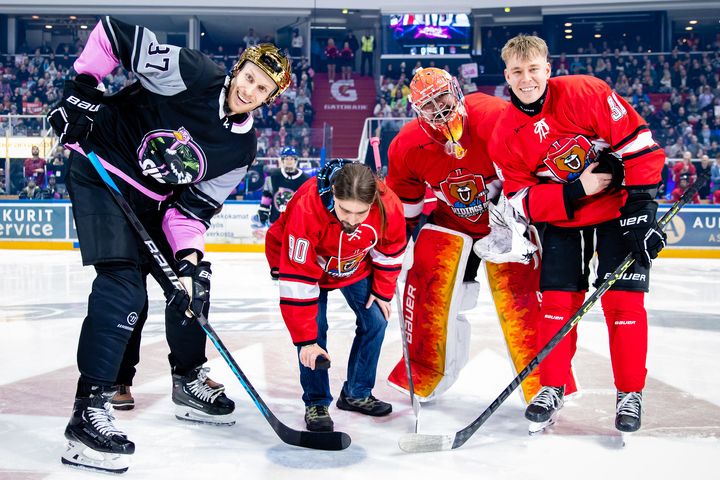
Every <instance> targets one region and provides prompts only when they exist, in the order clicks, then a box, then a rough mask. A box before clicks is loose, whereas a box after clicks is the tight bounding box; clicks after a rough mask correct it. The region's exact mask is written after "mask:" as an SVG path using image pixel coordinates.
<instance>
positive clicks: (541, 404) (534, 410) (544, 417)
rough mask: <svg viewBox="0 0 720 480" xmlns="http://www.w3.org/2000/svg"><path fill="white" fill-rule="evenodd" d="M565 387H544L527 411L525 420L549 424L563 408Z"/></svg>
mask: <svg viewBox="0 0 720 480" xmlns="http://www.w3.org/2000/svg"><path fill="white" fill-rule="evenodd" d="M564 395H565V387H542V388H541V389H540V391H539V392H538V393H537V394H536V395H535V396H534V397H533V399H532V400H531V401H530V403H529V404H528V406H527V408H526V409H525V418H527V419H528V420H530V421H531V422H536V423H541V422H547V421H548V420H550V418H551V417H552V416H553V415H554V414H555V413H556V412H557V411H558V410H560V409H561V408H562V406H563V403H564V401H563V396H564Z"/></svg>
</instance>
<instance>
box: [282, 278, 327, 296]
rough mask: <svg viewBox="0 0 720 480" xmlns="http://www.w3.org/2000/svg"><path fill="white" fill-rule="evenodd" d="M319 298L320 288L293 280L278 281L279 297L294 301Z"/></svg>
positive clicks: (316, 285) (315, 284)
mask: <svg viewBox="0 0 720 480" xmlns="http://www.w3.org/2000/svg"><path fill="white" fill-rule="evenodd" d="M319 296H320V286H319V285H318V284H317V283H314V284H312V285H310V284H307V283H300V282H296V281H293V280H280V297H282V298H292V299H295V300H315V299H317V298H318V297H319Z"/></svg>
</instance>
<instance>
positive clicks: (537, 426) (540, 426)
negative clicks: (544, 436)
mask: <svg viewBox="0 0 720 480" xmlns="http://www.w3.org/2000/svg"><path fill="white" fill-rule="evenodd" d="M553 425H555V419H554V418H551V419H550V420H548V421H547V422H530V425H529V426H528V435H537V434H538V433H542V432H544V431H545V429H547V428H548V427H551V426H553Z"/></svg>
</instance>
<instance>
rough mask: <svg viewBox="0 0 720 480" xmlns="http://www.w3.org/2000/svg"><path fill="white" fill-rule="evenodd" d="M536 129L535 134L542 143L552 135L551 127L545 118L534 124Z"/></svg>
mask: <svg viewBox="0 0 720 480" xmlns="http://www.w3.org/2000/svg"><path fill="white" fill-rule="evenodd" d="M533 126H534V127H535V128H534V130H533V132H535V133H536V134H537V135H538V137H540V141H541V142H542V141H543V140H545V138H547V135H548V133H550V126H549V125H548V124H547V122H546V121H545V119H544V118H541V119H540V120H538V121H537V122H535V123H534V124H533Z"/></svg>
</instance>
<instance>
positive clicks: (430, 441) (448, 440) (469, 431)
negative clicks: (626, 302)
mask: <svg viewBox="0 0 720 480" xmlns="http://www.w3.org/2000/svg"><path fill="white" fill-rule="evenodd" d="M708 178H709V175H708V174H707V173H704V174H702V175H701V176H700V177H698V179H697V180H696V181H695V183H694V184H693V185H692V186H691V187H690V188H688V189H687V190H686V191H685V193H683V195H682V197H680V200H678V201H677V202H675V203H674V204H673V206H672V207H670V210H668V211H667V212H666V213H665V215H663V216H662V218H661V219H660V220H659V221H658V227H659V228H660V229H661V230H662V229H664V228H665V226H666V225H667V224H668V223H670V220H672V218H673V217H674V216H675V215H677V213H678V211H680V209H681V208H682V207H683V205H685V204H686V203H687V202H688V201H689V200H690V199H691V198H692V197H693V195H695V193H696V192H697V191H698V189H699V188H700V187H701V186H702V185H703V184H704V183H705V182H706V181H707V179H708ZM634 261H635V259H634V258H633V256H632V254H628V255H627V256H626V257H625V259H624V260H623V261H622V263H621V264H620V265H619V266H618V267H617V268H616V269H615V271H614V272H612V273H611V274H610V276H609V277H608V279H607V280H605V281H604V282H603V283H601V284H600V286H599V287H598V288H597V290H595V291H594V292H593V293H592V295H590V297H588V299H587V300H585V303H583V304H582V306H581V307H580V309H579V310H578V311H577V312H576V313H575V314H574V315H573V316H572V317H570V319H569V320H568V321H567V322H566V323H565V325H563V327H562V328H561V329H560V330H559V331H558V332H557V333H556V334H555V336H553V337H552V338H551V339H550V340H549V341H548V342H547V344H546V345H545V346H544V347H543V348H542V349H541V350H540V351H539V352H538V354H537V355H536V356H535V358H533V359H532V360H530V363H528V365H527V366H526V367H525V368H524V369H523V370H522V371H521V372H520V373H519V374H518V375H517V376H516V377H515V379H514V380H513V381H512V382H510V385H508V386H507V387H506V388H505V390H503V391H502V392H501V393H500V395H498V397H497V398H496V399H495V400H493V402H492V403H491V404H490V406H489V407H487V408H486V409H485V411H484V412H482V413H481V414H480V416H479V417H477V418H476V419H475V420H473V421H472V423H470V425H468V426H466V427H465V428H463V429H462V430H459V431H457V432H455V434H452V435H426V434H419V433H415V434H412V433H410V434H406V435H404V436H402V437H401V438H400V440H399V441H398V445H399V446H400V449H401V450H403V451H405V452H409V453H414V452H436V451H441V450H452V449H455V448H459V447H461V446H462V445H463V444H465V442H466V441H467V440H468V439H469V438H470V437H471V436H472V435H473V434H474V433H475V432H476V431H477V430H478V429H479V428H480V427H481V426H482V424H484V423H485V422H486V421H487V419H488V418H490V416H491V415H492V414H493V413H494V412H495V411H496V410H497V409H498V408H499V407H500V405H502V403H503V402H504V401H505V399H507V398H508V397H509V396H510V394H511V393H512V392H514V391H515V389H516V388H517V387H518V386H519V385H520V384H521V383H522V381H523V380H525V378H527V377H528V376H529V375H530V374H531V373H532V372H533V370H535V369H536V368H537V366H538V365H539V364H540V362H542V361H543V360H544V359H545V357H547V356H548V355H549V354H550V352H551V351H552V349H553V348H555V346H557V344H558V343H560V341H561V340H562V339H563V338H564V337H565V335H567V334H568V332H570V330H572V328H573V327H574V326H575V325H576V324H577V323H578V322H579V321H580V319H581V318H582V317H583V316H584V315H585V314H586V313H587V312H588V311H590V309H591V308H592V307H593V305H595V302H597V300H598V299H599V298H600V297H601V296H602V295H603V294H604V293H605V292H606V291H607V290H608V289H610V287H612V286H613V285H614V284H615V282H617V281H618V280H619V279H620V278H621V277H622V275H623V273H625V271H626V270H627V269H628V268H630V265H632V264H633V262H634Z"/></svg>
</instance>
